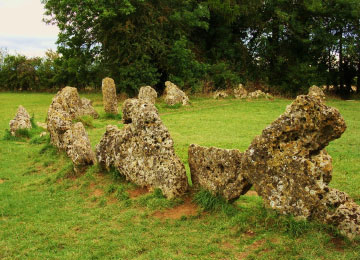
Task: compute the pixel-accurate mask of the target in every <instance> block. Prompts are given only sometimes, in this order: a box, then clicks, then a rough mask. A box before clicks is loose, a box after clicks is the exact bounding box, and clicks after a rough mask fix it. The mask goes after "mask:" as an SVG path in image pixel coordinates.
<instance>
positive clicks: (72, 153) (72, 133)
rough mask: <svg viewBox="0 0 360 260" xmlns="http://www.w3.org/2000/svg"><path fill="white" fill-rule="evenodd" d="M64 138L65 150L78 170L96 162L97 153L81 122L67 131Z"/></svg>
mask: <svg viewBox="0 0 360 260" xmlns="http://www.w3.org/2000/svg"><path fill="white" fill-rule="evenodd" d="M63 140H64V148H65V151H66V153H67V155H68V156H69V157H70V159H71V160H72V162H73V164H74V169H75V171H76V172H78V171H81V170H82V169H83V168H84V167H86V166H87V165H92V164H95V163H96V157H95V153H94V152H93V150H92V149H91V144H90V140H89V137H88V135H87V133H86V131H85V128H84V126H83V124H82V123H81V122H78V123H76V124H74V125H72V126H71V128H70V129H69V130H67V131H66V132H65V134H64V137H63Z"/></svg>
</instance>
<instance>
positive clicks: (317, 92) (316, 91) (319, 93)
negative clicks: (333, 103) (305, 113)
mask: <svg viewBox="0 0 360 260" xmlns="http://www.w3.org/2000/svg"><path fill="white" fill-rule="evenodd" d="M308 95H309V96H313V97H316V98H318V99H319V100H325V99H326V96H325V94H324V91H323V90H322V89H321V88H319V87H317V86H315V85H314V86H312V87H311V88H309V94H308Z"/></svg>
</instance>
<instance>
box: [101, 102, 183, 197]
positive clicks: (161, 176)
mask: <svg viewBox="0 0 360 260" xmlns="http://www.w3.org/2000/svg"><path fill="white" fill-rule="evenodd" d="M127 103H128V104H130V106H131V109H129V110H128V111H129V112H128V113H125V111H124V112H123V114H124V115H126V116H125V119H126V120H125V121H126V122H125V123H126V125H125V126H124V128H123V129H121V130H119V129H117V128H116V127H114V126H108V127H107V130H106V133H105V135H104V136H103V138H102V140H101V141H100V143H99V144H98V145H97V147H96V154H97V158H98V161H99V163H100V164H101V165H103V166H104V167H106V168H110V167H112V166H114V167H116V169H117V170H118V171H119V172H120V173H121V174H123V175H125V176H126V178H127V179H128V180H130V181H132V182H134V183H136V184H138V185H140V186H150V187H153V188H160V189H161V190H162V192H163V194H164V195H165V196H166V197H168V198H173V197H176V196H179V195H182V194H183V193H184V192H185V191H186V190H187V188H188V181H187V177H186V172H185V167H184V165H183V163H182V162H181V161H180V159H179V158H178V157H177V156H176V155H175V151H174V144H173V140H172V139H171V137H170V134H169V131H168V130H167V128H166V127H165V126H164V125H163V123H162V121H161V119H160V117H159V115H158V111H157V109H156V107H155V106H154V105H153V104H152V103H151V102H149V101H145V100H139V99H132V100H127V101H125V104H124V109H125V107H127V105H126V104H127Z"/></svg>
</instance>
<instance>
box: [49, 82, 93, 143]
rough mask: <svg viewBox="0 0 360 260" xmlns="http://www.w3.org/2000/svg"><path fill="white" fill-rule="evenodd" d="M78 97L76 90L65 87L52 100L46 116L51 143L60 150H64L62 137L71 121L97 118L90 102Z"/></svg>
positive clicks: (69, 126)
mask: <svg viewBox="0 0 360 260" xmlns="http://www.w3.org/2000/svg"><path fill="white" fill-rule="evenodd" d="M83 101H84V102H85V104H83V103H82V100H81V99H80V97H79V93H78V92H77V89H76V88H72V87H65V88H63V89H62V90H61V91H59V92H58V93H57V94H56V95H55V97H54V98H53V100H52V102H51V105H50V107H49V110H48V115H47V129H48V131H49V132H50V137H51V142H52V144H53V145H55V146H56V147H58V148H60V149H64V146H63V135H64V134H65V132H66V131H67V130H69V129H70V128H71V125H72V121H73V120H74V119H76V118H78V117H80V116H84V115H90V116H93V117H96V116H97V113H96V111H95V110H94V109H93V108H92V107H91V102H89V101H88V100H87V99H83Z"/></svg>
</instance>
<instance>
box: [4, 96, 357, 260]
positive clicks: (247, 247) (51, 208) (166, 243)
mask: <svg viewBox="0 0 360 260" xmlns="http://www.w3.org/2000/svg"><path fill="white" fill-rule="evenodd" d="M81 96H84V97H88V98H90V99H92V100H93V101H94V106H95V109H96V110H97V111H98V112H99V113H100V115H101V118H100V119H98V120H89V122H88V124H89V127H87V131H88V134H89V137H90V139H91V143H92V145H93V147H94V146H95V145H96V144H97V143H98V142H99V140H100V138H101V136H102V134H103V133H104V132H105V128H106V125H108V124H117V125H119V126H120V127H121V126H122V124H121V122H120V120H118V119H117V120H112V119H107V118H106V117H105V114H104V112H103V110H102V97H101V95H100V94H86V95H81ZM52 97H53V94H14V93H0V138H1V140H0V259H360V239H357V240H355V241H348V240H347V239H345V238H344V237H342V236H341V235H339V234H338V232H337V231H336V230H335V229H334V228H332V227H330V226H325V225H322V224H318V223H309V222H297V221H295V220H293V219H292V218H291V217H290V216H280V215H278V214H277V213H276V212H274V211H272V210H268V209H265V208H264V207H263V205H262V200H261V198H260V197H258V196H252V195H245V196H242V197H241V198H240V199H239V200H237V201H236V202H235V203H234V204H233V205H228V204H225V203H223V202H222V201H221V200H219V199H216V198H213V197H209V196H208V194H204V193H201V194H199V193H198V194H197V195H196V194H195V195H194V194H189V195H188V197H185V198H183V199H178V200H174V201H167V200H166V199H164V198H163V197H162V196H161V194H159V193H158V192H157V191H155V192H149V193H144V194H143V192H141V190H140V189H139V188H137V187H136V186H135V185H133V184H131V183H127V182H126V181H125V180H123V178H121V176H118V174H117V173H115V172H112V173H106V172H101V171H100V170H99V169H98V167H96V166H94V167H91V168H90V169H89V170H88V171H87V172H86V173H84V174H83V175H81V176H73V174H72V172H71V163H70V161H69V160H68V159H67V158H66V156H64V154H63V153H58V152H57V151H56V150H55V149H53V148H52V147H50V146H48V145H46V143H41V142H40V143H39V144H36V143H35V144H34V143H31V141H30V140H3V138H2V137H3V136H4V135H5V129H6V128H8V127H9V126H8V123H9V121H10V120H11V119H12V118H13V117H14V115H15V113H16V109H17V107H18V105H20V104H22V105H23V106H24V107H25V108H26V109H27V110H28V112H29V113H30V114H31V115H34V117H35V121H39V122H44V121H45V118H46V113H47V108H48V106H49V105H50V102H51V99H52ZM191 102H192V105H191V106H190V107H181V108H176V109H174V108H169V107H167V106H166V105H164V104H163V103H161V102H160V103H159V104H158V105H157V107H158V109H159V111H160V115H161V118H162V120H163V122H164V124H165V125H166V126H167V127H168V129H169V131H170V133H171V136H172V138H173V139H174V142H175V149H176V152H177V154H178V156H179V157H180V158H181V159H182V161H183V162H184V163H185V165H186V168H187V171H188V174H189V168H188V165H187V149H188V146H189V144H191V143H197V144H199V145H204V146H217V147H221V148H237V149H240V150H241V151H244V150H245V149H246V148H247V146H248V145H249V144H250V142H251V140H252V139H253V138H254V137H255V135H258V134H260V133H261V131H262V129H263V128H264V127H266V126H267V125H268V124H269V123H271V122H272V121H273V120H274V119H276V118H277V117H278V116H279V115H280V114H282V113H283V111H284V110H285V107H286V106H287V105H288V104H290V103H291V100H285V99H276V100H274V101H266V100H260V101H252V102H248V101H241V100H234V99H225V100H212V99H206V98H193V99H191ZM327 104H328V105H331V106H334V107H336V108H338V109H339V110H340V112H341V113H342V115H343V117H344V118H345V120H346V123H347V126H348V128H347V130H346V132H345V133H344V135H343V136H342V137H341V138H340V139H338V140H336V141H334V142H332V143H331V144H330V145H329V147H328V148H327V151H328V152H329V153H330V155H331V156H332V157H333V166H334V172H333V181H332V183H331V186H332V187H335V188H337V189H340V190H343V191H345V192H347V193H348V194H349V195H351V196H352V197H353V198H354V199H355V201H356V202H357V203H359V204H360V138H359V136H360V102H359V101H339V100H331V101H329V102H327ZM133 190H135V192H134V191H133ZM132 194H137V195H138V196H136V197H135V195H134V196H133V195H132ZM194 196H195V197H196V198H197V200H198V201H200V202H199V205H197V204H195V203H194V202H192V200H193V198H194ZM204 207H205V208H208V209H210V211H209V210H208V211H206V210H204ZM211 209H212V210H211ZM182 212H183V213H182ZM189 212H190V213H192V214H191V215H188V214H187V213H189ZM181 214H183V216H181Z"/></svg>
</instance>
